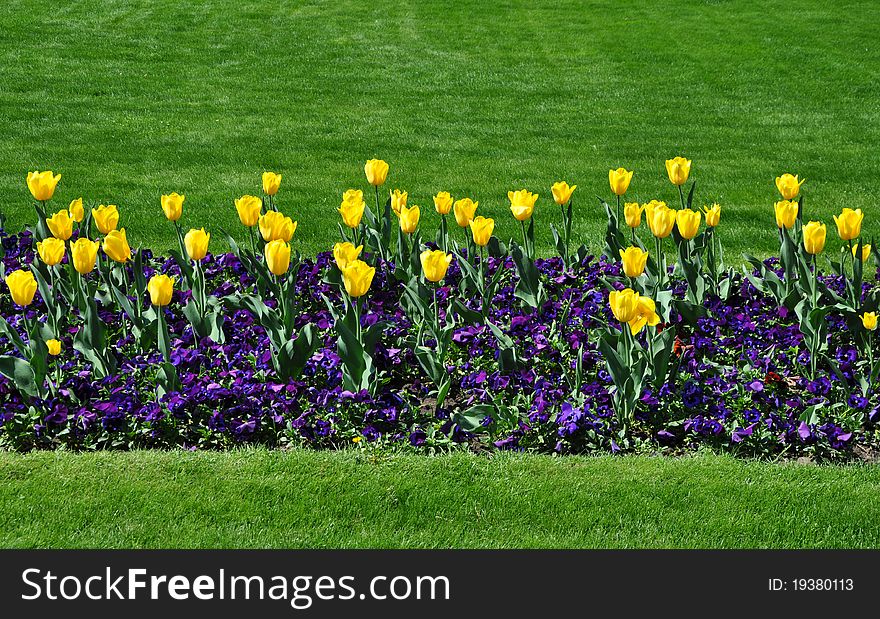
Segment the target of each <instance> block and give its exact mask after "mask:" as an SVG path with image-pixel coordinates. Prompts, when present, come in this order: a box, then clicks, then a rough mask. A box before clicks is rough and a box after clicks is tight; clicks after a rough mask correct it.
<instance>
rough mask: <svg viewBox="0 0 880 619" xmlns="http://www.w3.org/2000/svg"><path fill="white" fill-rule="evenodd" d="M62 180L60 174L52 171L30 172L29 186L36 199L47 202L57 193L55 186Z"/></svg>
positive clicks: (28, 176)
mask: <svg viewBox="0 0 880 619" xmlns="http://www.w3.org/2000/svg"><path fill="white" fill-rule="evenodd" d="M60 180H61V175H60V174H55V175H53V174H52V172H28V175H27V186H28V189H30V190H31V195H32V196H33V197H34V199H35V200H39V201H40V202H45V201H46V200H51V199H52V195H53V194H54V193H55V186H56V185H57V184H58V181H60Z"/></svg>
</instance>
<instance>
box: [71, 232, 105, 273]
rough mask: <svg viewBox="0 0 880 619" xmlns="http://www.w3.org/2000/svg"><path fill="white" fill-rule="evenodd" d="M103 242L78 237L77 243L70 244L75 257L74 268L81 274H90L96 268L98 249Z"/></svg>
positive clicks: (72, 254) (72, 255)
mask: <svg viewBox="0 0 880 619" xmlns="http://www.w3.org/2000/svg"><path fill="white" fill-rule="evenodd" d="M100 247H101V244H100V243H99V242H98V241H91V240H89V239H87V238H85V237H83V238H81V239H77V240H76V243H74V244H73V245H71V246H70V255H71V257H72V258H73V268H75V269H76V271H77V273H79V274H80V275H88V274H89V273H91V272H92V270H93V269H94V268H95V261H96V260H97V259H98V249H99V248H100Z"/></svg>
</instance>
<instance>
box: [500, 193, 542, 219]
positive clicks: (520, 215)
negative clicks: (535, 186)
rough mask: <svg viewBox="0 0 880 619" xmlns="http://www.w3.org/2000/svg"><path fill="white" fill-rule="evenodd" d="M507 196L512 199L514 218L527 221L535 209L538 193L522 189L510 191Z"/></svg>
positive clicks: (511, 207) (511, 205) (511, 206)
mask: <svg viewBox="0 0 880 619" xmlns="http://www.w3.org/2000/svg"><path fill="white" fill-rule="evenodd" d="M507 198H508V199H509V200H510V212H511V213H513V217H514V219H516V220H517V221H526V220H528V219H529V218H530V217H531V216H532V213H533V212H534V210H535V202H537V200H538V194H536V193H532V192H531V191H528V190H526V189H520V190H519V191H508V192H507Z"/></svg>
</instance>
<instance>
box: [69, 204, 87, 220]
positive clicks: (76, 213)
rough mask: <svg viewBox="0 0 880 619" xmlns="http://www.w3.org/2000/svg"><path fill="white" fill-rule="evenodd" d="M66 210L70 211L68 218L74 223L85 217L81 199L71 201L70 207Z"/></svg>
mask: <svg viewBox="0 0 880 619" xmlns="http://www.w3.org/2000/svg"><path fill="white" fill-rule="evenodd" d="M67 210H68V211H70V218H71V219H73V221H75V222H77V223H78V222H80V221H82V220H83V217H85V216H86V212H85V209H83V199H82V198H77V199H76V200H71V202H70V206H68V207H67Z"/></svg>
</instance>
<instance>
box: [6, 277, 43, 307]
mask: <svg viewBox="0 0 880 619" xmlns="http://www.w3.org/2000/svg"><path fill="white" fill-rule="evenodd" d="M6 285H7V286H9V294H11V295H12V300H13V301H14V302H15V304H16V305H20V306H21V307H27V306H28V305H30V304H31V301H33V300H34V294H36V292H37V280H36V279H35V278H34V274H33V273H31V272H30V271H24V270H22V269H19V270H17V271H13V272H12V273H10V274H9V275H7V276H6Z"/></svg>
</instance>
